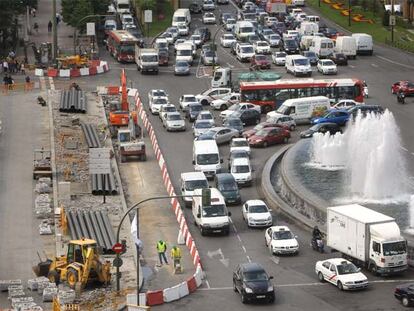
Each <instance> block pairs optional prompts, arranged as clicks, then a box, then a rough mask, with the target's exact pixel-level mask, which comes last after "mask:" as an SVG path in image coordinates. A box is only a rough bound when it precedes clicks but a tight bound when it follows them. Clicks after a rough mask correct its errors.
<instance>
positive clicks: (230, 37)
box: [224, 35, 234, 40]
mask: <svg viewBox="0 0 414 311" xmlns="http://www.w3.org/2000/svg"><path fill="white" fill-rule="evenodd" d="M224 39H225V40H233V39H234V37H233V35H225V36H224Z"/></svg>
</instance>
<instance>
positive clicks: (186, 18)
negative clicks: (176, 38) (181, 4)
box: [171, 9, 191, 27]
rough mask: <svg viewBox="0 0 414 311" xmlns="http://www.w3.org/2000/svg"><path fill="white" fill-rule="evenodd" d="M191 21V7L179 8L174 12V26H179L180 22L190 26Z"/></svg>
mask: <svg viewBox="0 0 414 311" xmlns="http://www.w3.org/2000/svg"><path fill="white" fill-rule="evenodd" d="M190 23H191V13H190V10H189V9H178V10H176V11H175V12H174V15H173V18H172V23H171V24H172V26H175V27H176V26H178V24H186V25H187V26H190Z"/></svg>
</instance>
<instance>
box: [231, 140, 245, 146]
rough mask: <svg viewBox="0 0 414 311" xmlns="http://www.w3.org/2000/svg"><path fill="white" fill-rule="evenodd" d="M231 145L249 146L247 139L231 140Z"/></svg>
mask: <svg viewBox="0 0 414 311" xmlns="http://www.w3.org/2000/svg"><path fill="white" fill-rule="evenodd" d="M231 145H232V146H233V147H247V146H249V143H248V142H247V140H233V143H232V144H231Z"/></svg>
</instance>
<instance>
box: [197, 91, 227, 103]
mask: <svg viewBox="0 0 414 311" xmlns="http://www.w3.org/2000/svg"><path fill="white" fill-rule="evenodd" d="M230 93H231V88H228V87H216V88H211V89H208V90H205V91H203V92H202V93H200V94H198V95H196V98H197V100H198V102H199V103H200V104H202V105H203V106H205V105H209V104H210V103H211V102H212V101H213V100H215V99H221V98H223V97H225V96H226V95H229V94H230Z"/></svg>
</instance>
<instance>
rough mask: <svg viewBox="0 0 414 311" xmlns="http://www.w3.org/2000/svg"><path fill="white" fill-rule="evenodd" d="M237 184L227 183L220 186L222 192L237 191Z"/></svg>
mask: <svg viewBox="0 0 414 311" xmlns="http://www.w3.org/2000/svg"><path fill="white" fill-rule="evenodd" d="M237 189H238V188H237V184H236V183H235V182H225V183H222V184H221V185H220V189H219V190H220V191H235V190H237Z"/></svg>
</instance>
